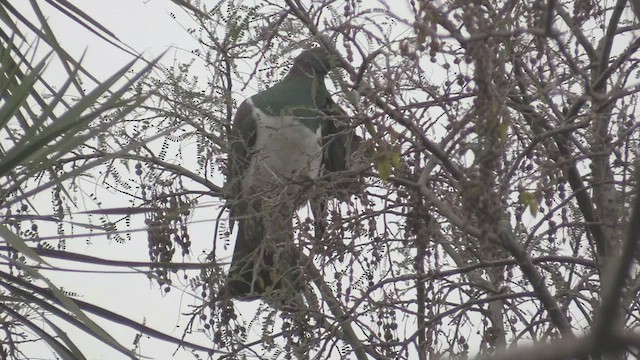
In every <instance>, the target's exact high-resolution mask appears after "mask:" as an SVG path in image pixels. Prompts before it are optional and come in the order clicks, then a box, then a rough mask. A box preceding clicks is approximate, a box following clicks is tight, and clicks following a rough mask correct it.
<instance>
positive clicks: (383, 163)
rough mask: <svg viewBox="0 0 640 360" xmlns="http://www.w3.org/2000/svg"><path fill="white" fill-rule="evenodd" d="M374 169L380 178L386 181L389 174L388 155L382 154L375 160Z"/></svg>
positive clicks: (389, 163) (389, 162)
mask: <svg viewBox="0 0 640 360" xmlns="http://www.w3.org/2000/svg"><path fill="white" fill-rule="evenodd" d="M376 169H377V170H378V175H380V179H382V180H384V181H386V180H387V179H389V176H391V161H390V160H389V158H388V157H386V156H384V157H381V158H379V159H377V160H376Z"/></svg>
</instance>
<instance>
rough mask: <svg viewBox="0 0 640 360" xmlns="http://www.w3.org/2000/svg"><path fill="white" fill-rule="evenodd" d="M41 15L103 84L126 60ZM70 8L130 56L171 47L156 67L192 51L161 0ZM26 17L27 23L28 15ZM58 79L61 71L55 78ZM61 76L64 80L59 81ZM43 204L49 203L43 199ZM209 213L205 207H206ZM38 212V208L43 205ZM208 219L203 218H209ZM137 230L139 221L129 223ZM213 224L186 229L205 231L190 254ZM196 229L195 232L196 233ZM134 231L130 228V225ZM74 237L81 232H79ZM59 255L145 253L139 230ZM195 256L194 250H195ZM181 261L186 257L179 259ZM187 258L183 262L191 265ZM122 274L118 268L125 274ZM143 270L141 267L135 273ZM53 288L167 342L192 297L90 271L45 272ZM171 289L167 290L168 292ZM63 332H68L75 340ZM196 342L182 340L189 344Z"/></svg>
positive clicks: (123, 333) (98, 1)
mask: <svg viewBox="0 0 640 360" xmlns="http://www.w3.org/2000/svg"><path fill="white" fill-rule="evenodd" d="M16 3H17V4H14V5H15V6H16V7H18V8H19V9H20V10H21V13H22V14H24V15H25V16H29V15H30V14H32V12H31V10H30V8H29V2H28V1H24V2H23V1H17V2H16ZM38 3H39V4H40V5H41V6H42V8H43V10H46V12H45V15H46V16H48V20H49V22H50V25H51V27H52V28H53V30H54V32H55V34H56V35H57V36H58V40H59V41H60V43H61V44H62V46H63V48H64V49H66V50H67V51H69V52H70V53H71V54H72V55H73V57H74V58H79V57H80V55H81V54H82V53H83V52H85V51H86V54H85V56H84V60H83V64H84V67H85V68H86V69H89V70H90V72H91V73H92V74H93V75H94V76H96V77H98V78H99V79H101V80H102V79H106V78H107V77H108V76H110V75H112V74H113V73H114V72H116V71H117V70H118V69H119V68H120V67H122V66H123V65H125V64H126V63H128V62H129V61H131V59H132V57H131V55H129V54H126V53H124V52H122V51H121V50H119V49H117V48H115V47H114V46H112V45H109V44H107V43H106V42H104V41H102V40H100V39H99V38H97V37H96V36H94V35H93V34H91V33H89V32H88V31H85V30H84V29H82V28H81V27H80V26H79V25H77V24H75V23H74V22H72V21H70V20H69V19H68V18H67V17H66V16H64V15H63V14H61V13H60V12H58V11H57V10H55V9H53V8H51V7H49V6H48V5H47V4H46V3H45V2H44V1H39V2H38ZM72 3H74V4H75V5H76V6H78V7H79V8H80V9H82V10H83V11H85V12H86V13H87V14H88V15H90V16H92V17H93V18H94V19H96V20H97V21H99V22H100V23H101V24H102V25H104V26H105V27H106V28H108V29H109V30H111V31H112V32H114V34H115V35H116V36H117V37H118V38H119V39H120V40H121V41H122V42H123V43H125V44H127V45H129V46H130V47H131V48H132V49H134V50H135V51H137V52H140V53H143V54H144V55H145V57H146V58H148V59H150V58H152V57H155V56H157V55H159V54H161V53H162V52H163V51H165V50H166V49H174V50H175V51H170V52H169V53H167V55H166V56H165V57H164V60H163V61H164V62H165V64H167V65H171V64H172V63H173V61H174V57H178V58H181V59H189V58H191V56H189V54H188V53H186V52H185V51H183V50H181V49H187V50H189V49H192V48H194V46H195V42H194V41H193V39H192V38H191V37H190V36H189V35H188V34H187V33H186V31H185V30H184V29H183V28H182V27H181V26H180V25H179V24H178V22H176V20H174V19H173V18H172V17H171V16H170V13H171V12H174V13H175V14H176V15H177V18H178V19H181V20H180V21H184V22H185V23H188V22H189V18H188V16H187V15H186V14H185V13H184V12H183V11H181V10H179V9H178V8H177V6H175V5H174V4H173V3H172V2H171V1H169V0H148V1H141V0H75V1H72ZM29 17H30V18H33V17H31V16H29ZM57 70H59V69H57V68H56V66H55V65H52V66H50V67H49V68H48V69H47V71H48V73H47V75H48V78H49V79H51V76H52V73H53V76H55V72H56V71H57ZM61 74H62V75H65V74H64V73H61ZM64 79H65V77H64V76H62V77H61V78H60V81H63V80H64ZM43 201H49V200H48V199H46V198H45V199H43ZM209 206H211V208H212V210H215V208H214V207H213V206H214V205H213V204H210V205H209ZM45 208H46V207H45ZM213 217H214V215H212V216H211V217H210V219H213ZM137 225H138V226H142V224H137ZM213 225H214V224H213V222H212V221H209V222H207V223H201V224H199V225H194V226H195V227H196V228H194V229H193V230H192V231H193V233H197V234H206V236H203V238H202V239H201V241H200V242H196V241H194V243H195V247H196V249H200V250H201V249H206V248H210V246H211V240H212V236H208V234H212V233H213ZM198 226H200V227H201V229H197V227H198ZM132 227H133V228H136V227H137V226H136V224H135V223H134V224H132ZM80 231H81V232H82V230H80ZM67 244H68V246H67V250H68V251H73V252H79V253H83V254H88V255H95V256H99V257H102V258H107V259H116V260H138V261H148V255H147V252H148V248H147V241H146V234H145V233H144V232H140V233H137V234H134V237H133V241H131V242H130V243H127V244H124V245H123V244H118V243H115V242H113V241H106V240H105V239H104V237H96V238H94V239H92V244H91V245H87V244H86V243H85V238H78V239H76V240H71V241H68V242H67ZM196 254H197V252H196ZM186 260H187V261H189V259H186ZM196 260H197V256H195V257H194V258H193V259H191V261H196ZM51 263H53V264H57V265H60V266H62V267H66V268H75V269H78V268H81V267H79V266H78V264H71V263H64V262H60V261H51ZM86 268H87V269H91V270H98V271H101V270H107V271H114V270H123V269H119V268H113V267H111V268H108V267H96V266H90V267H86ZM125 270H126V269H125ZM142 270H144V269H142ZM45 274H46V275H47V276H50V278H51V280H52V281H53V282H54V284H56V285H58V286H59V287H61V288H63V289H64V290H67V291H71V292H76V293H78V294H79V295H80V299H82V300H84V301H87V302H91V303H94V304H97V305H100V306H103V307H106V308H108V309H109V310H112V311H115V312H117V313H119V314H121V315H124V316H127V317H129V318H130V319H132V320H135V321H138V322H143V321H146V324H147V325H148V326H151V327H153V328H156V329H158V330H160V331H164V332H168V333H171V329H174V331H173V333H171V334H172V335H173V336H175V337H178V338H179V337H181V336H182V329H184V325H185V323H186V318H185V317H184V316H181V313H182V312H186V311H188V308H187V305H189V304H192V303H193V299H192V298H191V297H190V296H189V295H188V294H184V293H180V292H179V291H172V292H170V293H169V294H167V295H165V296H161V295H160V289H159V288H158V286H156V285H155V283H152V282H150V281H149V280H148V279H147V277H146V276H145V275H144V274H142V273H141V274H137V275H136V274H133V275H132V274H120V275H117V274H96V273H85V274H78V273H68V272H46V273H45ZM174 290H175V289H174ZM92 318H94V319H95V320H97V321H98V323H99V324H100V325H104V326H105V329H106V330H107V331H109V332H110V333H111V335H112V336H114V337H115V338H116V339H117V340H118V341H120V343H121V344H122V345H124V346H125V347H128V348H131V347H132V341H133V339H134V336H135V332H133V331H130V330H127V329H126V328H124V327H121V326H108V324H109V323H108V322H105V321H100V320H99V318H97V317H93V316H92ZM70 328H71V327H65V329H68V330H70V335H71V336H72V337H73V336H79V332H76V331H74V330H72V329H70ZM75 339H76V340H78V339H81V340H79V341H78V344H79V345H80V349H81V350H82V351H83V353H84V354H85V355H86V356H87V357H88V358H89V359H121V358H124V356H123V355H121V354H119V353H117V352H115V351H113V350H111V349H109V348H108V347H106V346H104V345H103V344H101V343H100V342H98V341H96V340H94V339H92V338H89V337H84V336H81V337H75ZM195 339H196V338H192V339H189V340H190V341H194V340H195ZM202 340H203V341H201V342H200V343H201V344H203V345H208V341H206V339H205V338H204V337H203V338H202ZM175 348H176V346H175V345H169V344H165V343H162V342H160V341H157V340H148V339H145V338H143V339H142V340H141V346H140V350H141V355H143V356H148V357H150V358H154V359H167V358H169V357H170V355H171V354H172V353H173V351H174V350H175ZM28 354H29V356H31V358H32V359H50V358H52V355H51V352H50V351H49V350H48V349H45V348H43V347H42V346H37V347H34V348H32V349H30V352H28ZM175 358H176V359H192V358H193V356H191V355H189V354H187V353H178V355H177V356H176V357H175Z"/></svg>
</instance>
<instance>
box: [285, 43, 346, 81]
mask: <svg viewBox="0 0 640 360" xmlns="http://www.w3.org/2000/svg"><path fill="white" fill-rule="evenodd" d="M296 66H297V67H298V68H300V69H301V70H303V71H304V70H311V69H313V70H314V71H315V73H316V74H318V75H320V76H324V75H327V74H328V73H329V71H331V69H333V68H334V67H337V66H339V63H338V61H337V60H336V59H335V58H334V57H333V56H332V55H331V54H329V52H327V50H325V49H324V48H322V47H314V48H311V49H308V50H305V51H303V52H302V53H300V55H298V56H297V57H296V59H295V60H294V67H296Z"/></svg>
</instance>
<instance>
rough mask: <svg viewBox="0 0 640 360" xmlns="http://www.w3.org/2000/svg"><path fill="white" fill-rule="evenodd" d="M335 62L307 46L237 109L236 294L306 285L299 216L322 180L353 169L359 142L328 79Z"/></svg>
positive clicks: (230, 180)
mask: <svg viewBox="0 0 640 360" xmlns="http://www.w3.org/2000/svg"><path fill="white" fill-rule="evenodd" d="M332 60H333V59H332V58H331V57H330V56H329V54H328V53H327V51H326V50H324V49H323V48H318V47H316V48H312V49H310V50H306V51H303V52H302V53H301V54H300V55H298V57H296V59H295V61H294V64H293V66H292V68H291V69H290V70H289V73H288V74H287V75H286V76H285V78H284V79H283V80H282V81H280V82H279V83H277V84H275V85H273V86H272V87H270V88H268V89H266V90H264V91H262V92H260V93H258V94H256V95H254V96H252V97H250V98H249V99H246V100H245V101H244V102H243V103H242V104H241V105H240V107H239V108H238V110H237V112H236V115H235V118H234V121H233V124H232V128H231V133H230V136H229V156H228V174H227V184H226V189H227V197H228V201H229V207H230V209H231V210H230V218H231V221H232V223H233V222H236V223H237V225H238V230H237V238H236V244H235V248H234V252H233V259H232V260H231V267H230V270H229V274H228V275H227V281H226V286H227V289H228V292H229V295H230V296H231V297H234V298H237V299H240V300H253V299H257V298H261V297H263V296H264V295H265V294H267V293H271V292H274V290H275V292H276V293H277V292H280V293H282V294H283V295H280V296H285V297H286V296H290V295H291V293H293V292H297V291H299V290H300V287H301V284H302V279H301V272H300V270H299V267H298V264H297V256H296V253H297V252H296V249H295V247H294V244H293V239H292V237H293V224H292V219H293V215H294V213H295V211H296V209H297V208H298V207H300V206H301V205H303V204H305V203H306V202H307V201H308V200H309V198H310V197H311V195H310V194H311V193H312V188H313V186H314V181H313V180H314V179H316V178H318V177H319V176H320V175H321V174H327V173H334V172H339V171H343V170H347V169H348V163H349V156H350V155H351V153H352V152H353V151H354V149H355V148H356V147H357V144H358V142H359V138H358V137H357V135H355V134H354V132H353V130H352V129H349V128H348V127H347V126H346V124H345V119H346V116H345V113H344V112H343V111H342V109H340V107H338V106H337V105H336V104H335V103H334V102H333V101H332V99H331V96H330V94H329V92H328V91H327V89H326V87H325V84H324V77H325V75H327V74H328V72H329V71H330V70H331V69H332V67H333V66H334V63H333V61H332Z"/></svg>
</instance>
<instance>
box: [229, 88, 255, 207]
mask: <svg viewBox="0 0 640 360" xmlns="http://www.w3.org/2000/svg"><path fill="white" fill-rule="evenodd" d="M255 144H256V120H255V119H254V118H253V111H252V108H251V104H250V103H249V102H248V101H246V100H245V101H244V102H243V103H242V104H240V107H239V108H238V110H237V111H236V115H235V117H234V119H233V124H232V126H231V132H230V133H229V150H228V152H229V154H228V158H227V159H228V160H227V161H228V163H227V184H226V186H225V189H226V192H227V199H228V201H229V202H230V208H231V218H232V219H233V217H234V216H237V215H241V214H238V210H239V209H238V205H237V203H238V200H239V198H240V197H241V194H242V190H243V189H242V177H243V176H244V174H245V173H246V170H247V168H248V167H249V164H250V163H251V156H252V154H253V151H252V150H253V147H254V146H255Z"/></svg>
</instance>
